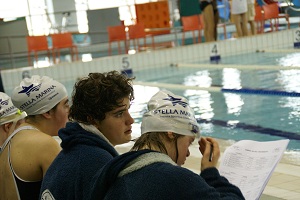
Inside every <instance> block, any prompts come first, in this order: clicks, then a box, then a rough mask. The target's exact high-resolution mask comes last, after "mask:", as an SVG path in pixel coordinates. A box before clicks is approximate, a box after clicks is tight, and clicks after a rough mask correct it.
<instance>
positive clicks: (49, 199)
mask: <svg viewBox="0 0 300 200" xmlns="http://www.w3.org/2000/svg"><path fill="white" fill-rule="evenodd" d="M41 199H42V200H55V198H54V197H53V195H52V194H51V192H50V191H49V190H48V189H47V190H44V192H43V193H42V196H41Z"/></svg>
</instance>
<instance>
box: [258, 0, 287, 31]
mask: <svg viewBox="0 0 300 200" xmlns="http://www.w3.org/2000/svg"><path fill="white" fill-rule="evenodd" d="M279 11H280V7H279V6H278V4H277V3H271V4H265V5H262V6H256V7H255V21H256V22H257V24H258V29H257V32H258V33H264V32H265V22H266V21H269V22H270V28H271V31H273V30H274V26H275V30H276V31H278V27H279V19H280V18H284V19H285V20H286V22H287V26H288V29H289V28H290V20H289V15H288V14H286V13H280V12H279Z"/></svg>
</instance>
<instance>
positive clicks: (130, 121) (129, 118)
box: [126, 112, 134, 124]
mask: <svg viewBox="0 0 300 200" xmlns="http://www.w3.org/2000/svg"><path fill="white" fill-rule="evenodd" d="M126 123H127V124H133V123H134V119H133V118H132V117H131V115H130V113H129V112H127V117H126Z"/></svg>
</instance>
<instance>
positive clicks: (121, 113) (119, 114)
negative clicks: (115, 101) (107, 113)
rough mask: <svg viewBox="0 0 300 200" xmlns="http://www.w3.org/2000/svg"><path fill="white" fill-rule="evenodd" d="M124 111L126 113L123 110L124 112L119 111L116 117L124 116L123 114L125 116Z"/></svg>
mask: <svg viewBox="0 0 300 200" xmlns="http://www.w3.org/2000/svg"><path fill="white" fill-rule="evenodd" d="M123 113H124V112H123V111H122V112H117V113H116V115H115V116H116V117H122V116H123Z"/></svg>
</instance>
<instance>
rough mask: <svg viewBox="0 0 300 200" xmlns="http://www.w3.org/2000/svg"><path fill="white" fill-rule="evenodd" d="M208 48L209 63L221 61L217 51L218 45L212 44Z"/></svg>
mask: <svg viewBox="0 0 300 200" xmlns="http://www.w3.org/2000/svg"><path fill="white" fill-rule="evenodd" d="M210 49H211V51H210V63H214V64H218V63H219V62H220V61H221V56H220V54H219V52H218V45H217V44H212V46H211V48H210Z"/></svg>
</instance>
